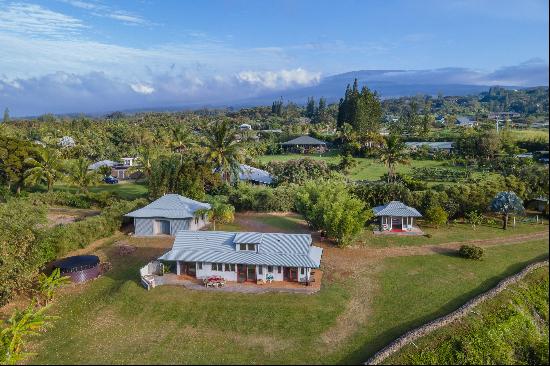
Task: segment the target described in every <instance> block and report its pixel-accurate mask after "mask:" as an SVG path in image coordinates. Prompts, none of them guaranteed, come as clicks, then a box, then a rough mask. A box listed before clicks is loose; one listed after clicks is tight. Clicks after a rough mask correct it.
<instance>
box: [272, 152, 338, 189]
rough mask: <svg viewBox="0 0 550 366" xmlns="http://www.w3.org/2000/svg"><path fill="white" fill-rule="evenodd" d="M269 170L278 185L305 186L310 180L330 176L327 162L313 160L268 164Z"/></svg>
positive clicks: (305, 159)
mask: <svg viewBox="0 0 550 366" xmlns="http://www.w3.org/2000/svg"><path fill="white" fill-rule="evenodd" d="M267 170H268V171H269V172H270V173H271V174H273V176H274V177H275V180H276V181H277V182H278V183H297V184H303V183H304V182H306V181H308V180H310V179H318V178H328V177H329V176H330V168H329V166H328V164H327V163H326V162H325V161H323V160H314V159H311V158H304V159H295V160H289V161H285V162H270V163H268V164H267Z"/></svg>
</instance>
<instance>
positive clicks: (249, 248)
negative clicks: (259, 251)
mask: <svg viewBox="0 0 550 366" xmlns="http://www.w3.org/2000/svg"><path fill="white" fill-rule="evenodd" d="M248 250H251V251H255V250H256V246H255V245H254V244H248Z"/></svg>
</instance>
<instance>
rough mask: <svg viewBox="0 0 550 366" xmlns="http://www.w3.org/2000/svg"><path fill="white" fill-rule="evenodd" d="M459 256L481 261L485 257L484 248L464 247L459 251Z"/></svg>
mask: <svg viewBox="0 0 550 366" xmlns="http://www.w3.org/2000/svg"><path fill="white" fill-rule="evenodd" d="M458 254H459V255H460V256H461V257H463V258H467V259H481V257H483V248H481V247H478V246H475V245H463V246H461V247H460V249H459V250H458Z"/></svg>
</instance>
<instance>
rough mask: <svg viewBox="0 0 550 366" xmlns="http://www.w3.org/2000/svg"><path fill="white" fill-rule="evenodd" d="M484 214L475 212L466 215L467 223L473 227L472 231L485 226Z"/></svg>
mask: <svg viewBox="0 0 550 366" xmlns="http://www.w3.org/2000/svg"><path fill="white" fill-rule="evenodd" d="M483 219H484V217H483V214H481V213H480V212H478V211H476V210H473V211H470V212H468V213H466V222H467V223H469V224H470V225H472V229H474V230H475V229H476V228H477V227H478V226H480V225H481V224H483Z"/></svg>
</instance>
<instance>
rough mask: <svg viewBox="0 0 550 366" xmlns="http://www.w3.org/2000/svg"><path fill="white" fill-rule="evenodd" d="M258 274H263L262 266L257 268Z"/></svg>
mask: <svg viewBox="0 0 550 366" xmlns="http://www.w3.org/2000/svg"><path fill="white" fill-rule="evenodd" d="M258 274H264V266H258Z"/></svg>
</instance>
